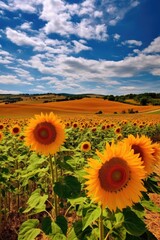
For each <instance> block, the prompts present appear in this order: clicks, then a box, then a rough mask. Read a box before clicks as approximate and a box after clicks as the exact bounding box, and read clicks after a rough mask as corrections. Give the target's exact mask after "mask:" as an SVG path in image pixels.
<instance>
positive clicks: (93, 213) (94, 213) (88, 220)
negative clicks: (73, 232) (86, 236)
mask: <svg viewBox="0 0 160 240" xmlns="http://www.w3.org/2000/svg"><path fill="white" fill-rule="evenodd" d="M100 215H101V208H100V207H97V208H96V209H94V210H92V209H89V210H88V211H87V213H86V215H85V217H84V218H83V220H82V223H83V228H82V230H85V229H86V228H87V227H88V226H89V225H91V224H92V223H93V222H94V221H95V220H96V219H97V218H98V217H99V216H100Z"/></svg>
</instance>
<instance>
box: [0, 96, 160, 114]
mask: <svg viewBox="0 0 160 240" xmlns="http://www.w3.org/2000/svg"><path fill="white" fill-rule="evenodd" d="M128 109H133V110H134V111H138V113H147V112H151V111H153V112H154V111H156V110H159V109H160V107H159V106H151V105H149V106H137V105H131V104H125V103H120V102H114V101H108V100H103V99H101V98H83V99H80V100H70V101H61V102H49V103H39V102H34V101H30V102H29V101H22V102H18V103H12V104H4V103H0V112H1V114H0V116H1V117H22V118H23V117H31V116H33V115H34V114H39V113H41V112H43V113H48V112H51V111H52V112H54V113H55V114H58V115H61V116H64V115H65V116H66V115H67V116H70V117H71V116H74V115H75V116H77V115H81V114H85V115H90V114H91V115H92V114H95V113H96V112H98V111H102V112H103V114H102V115H104V114H109V115H110V114H114V112H117V113H118V115H119V113H120V114H121V113H122V111H125V112H126V113H127V112H128ZM122 115H123V117H124V114H122ZM125 115H128V114H125ZM134 115H136V114H134Z"/></svg>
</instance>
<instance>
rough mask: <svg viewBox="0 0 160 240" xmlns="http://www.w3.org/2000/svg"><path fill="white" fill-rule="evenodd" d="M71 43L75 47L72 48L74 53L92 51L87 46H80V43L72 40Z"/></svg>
mask: <svg viewBox="0 0 160 240" xmlns="http://www.w3.org/2000/svg"><path fill="white" fill-rule="evenodd" d="M72 42H73V43H74V46H75V47H74V51H75V53H79V52H81V51H83V50H92V48H91V47H88V46H86V45H84V44H82V43H81V42H78V41H76V40H73V41H72Z"/></svg>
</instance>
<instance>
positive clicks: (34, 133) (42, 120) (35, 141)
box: [24, 112, 65, 155]
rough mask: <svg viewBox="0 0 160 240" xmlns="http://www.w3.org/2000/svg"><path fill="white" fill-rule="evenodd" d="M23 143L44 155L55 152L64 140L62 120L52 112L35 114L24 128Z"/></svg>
mask: <svg viewBox="0 0 160 240" xmlns="http://www.w3.org/2000/svg"><path fill="white" fill-rule="evenodd" d="M24 135H25V143H26V145H27V146H30V147H31V150H34V151H36V152H38V153H42V154H44V155H48V154H54V153H56V152H57V151H58V150H59V148H60V146H61V144H63V142H64V140H65V129H64V125H63V124H62V122H61V121H60V120H59V119H58V118H57V116H56V115H54V114H53V113H52V112H51V113H50V114H43V113H41V114H40V115H35V118H32V119H31V120H30V123H29V124H28V126H27V128H26V130H25V133H24Z"/></svg>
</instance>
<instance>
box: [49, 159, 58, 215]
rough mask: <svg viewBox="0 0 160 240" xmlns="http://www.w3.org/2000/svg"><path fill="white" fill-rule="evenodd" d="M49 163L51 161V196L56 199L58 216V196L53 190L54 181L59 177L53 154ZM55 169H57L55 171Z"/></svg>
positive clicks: (55, 211)
mask: <svg viewBox="0 0 160 240" xmlns="http://www.w3.org/2000/svg"><path fill="white" fill-rule="evenodd" d="M49 163H50V170H51V184H52V185H51V196H52V199H54V209H55V210H54V213H55V218H57V216H58V207H57V206H58V204H57V196H56V194H55V193H54V191H53V186H54V182H55V180H56V178H57V173H56V171H57V170H56V166H55V168H54V166H53V161H52V155H49ZM54 170H55V171H54Z"/></svg>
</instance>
